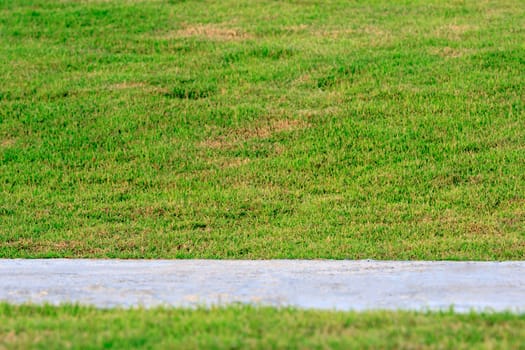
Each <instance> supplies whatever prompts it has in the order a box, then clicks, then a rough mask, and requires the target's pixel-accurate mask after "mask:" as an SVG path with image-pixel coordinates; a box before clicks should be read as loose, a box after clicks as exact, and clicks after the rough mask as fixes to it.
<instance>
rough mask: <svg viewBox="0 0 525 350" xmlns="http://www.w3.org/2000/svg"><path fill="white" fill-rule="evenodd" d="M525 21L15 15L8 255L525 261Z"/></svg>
mask: <svg viewBox="0 0 525 350" xmlns="http://www.w3.org/2000/svg"><path fill="white" fill-rule="evenodd" d="M524 28H525V6H523V2H522V1H519V0H515V1H514V0H498V1H491V2H481V1H474V0H472V1H470V0H468V1H437V0H435V1H434V0H428V1H401V0H396V1H386V0H385V1H375V0H374V1H347V0H344V1H343V0H325V1H309V0H302V1H301V0H295V1H292V0H290V1H273V0H272V1H270V0H267V1H263V0H251V1H243V2H239V1H233V0H224V1H182V0H180V1H177V0H171V1H117V0H115V1H66V0H60V1H58V0H52V1H50V0H34V1H29V0H4V1H2V2H1V4H0V62H1V63H0V77H1V84H0V257H5V258H18V257H24V258H29V257H108V258H233V259H263V258H331V259H332V258H333V259H361V258H374V259H452V260H469V259H473V260H513V259H523V257H524V256H525V109H524V105H525V96H524V86H525V74H524V72H525V45H524V43H525V30H524Z"/></svg>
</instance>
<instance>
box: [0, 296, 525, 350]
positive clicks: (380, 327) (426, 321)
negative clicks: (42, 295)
mask: <svg viewBox="0 0 525 350" xmlns="http://www.w3.org/2000/svg"><path fill="white" fill-rule="evenodd" d="M524 344H525V315H521V316H520V315H513V314H505V313H503V314H491V313H488V314H456V313H453V312H440V313H414V312H386V311H373V312H365V313H355V312H330V311H313V310H310V311H305V310H297V309H275V308H263V307H249V306H230V307H228V308H212V309H195V310H190V309H153V310H144V309H132V310H111V311H110V310H100V309H95V308H90V307H80V306H71V305H70V306H61V307H51V306H13V305H7V304H0V348H4V347H5V348H10V349H27V348H34V349H46V350H48V349H66V348H74V349H102V348H104V349H108V348H113V349H131V348H141V349H151V348H156V349H203V348H206V349H272V348H281V349H367V348H376V349H378V348H380V349H474V348H475V349H523V348H524Z"/></svg>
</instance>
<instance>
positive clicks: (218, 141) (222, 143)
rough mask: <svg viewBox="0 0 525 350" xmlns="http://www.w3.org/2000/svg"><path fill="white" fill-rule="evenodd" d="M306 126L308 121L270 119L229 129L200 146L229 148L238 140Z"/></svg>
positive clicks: (268, 136) (259, 137)
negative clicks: (226, 132) (244, 126)
mask: <svg viewBox="0 0 525 350" xmlns="http://www.w3.org/2000/svg"><path fill="white" fill-rule="evenodd" d="M308 127H310V124H309V123H307V122H305V121H303V120H299V119H279V120H272V121H269V122H268V123H267V124H265V125H258V126H255V127H251V128H250V127H248V128H239V129H234V130H231V131H230V132H229V133H228V134H226V135H220V136H218V137H216V138H212V139H208V140H205V141H203V142H202V143H201V146H202V147H205V148H213V149H230V148H233V147H235V146H236V145H237V144H239V143H240V142H245V141H249V140H253V139H266V138H270V137H271V136H272V135H274V134H276V133H280V132H291V131H296V130H301V129H305V128H308Z"/></svg>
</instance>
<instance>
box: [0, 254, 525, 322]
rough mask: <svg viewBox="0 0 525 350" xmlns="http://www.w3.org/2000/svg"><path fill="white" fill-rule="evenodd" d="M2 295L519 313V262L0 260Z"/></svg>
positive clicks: (38, 299)
mask: <svg viewBox="0 0 525 350" xmlns="http://www.w3.org/2000/svg"><path fill="white" fill-rule="evenodd" d="M0 300H4V301H8V302H12V303H25V302H32V303H44V302H47V303H53V304H58V303H64V302H73V303H81V304H91V305H96V306H99V307H115V306H122V307H130V306H136V305H142V306H146V307H151V306H156V305H174V306H195V305H203V304H204V305H210V304H226V303H231V302H243V303H259V304H265V305H276V306H285V305H292V306H296V307H303V308H320V309H340V310H350V309H353V310H365V309H409V310H427V309H432V310H435V309H447V308H449V307H450V306H451V305H453V306H454V308H455V310H456V311H461V312H462V311H469V310H471V309H474V310H477V311H483V310H494V311H502V310H510V311H513V312H520V313H523V312H525V261H522V262H501V263H498V262H407V261H405V262H403V261H368V260H366V261H365V260H361V261H332V260H313V261H312V260H266V261H264V260H255V261H246V260H244V261H239V260H67V259H53V260H17V259H15V260H1V259H0Z"/></svg>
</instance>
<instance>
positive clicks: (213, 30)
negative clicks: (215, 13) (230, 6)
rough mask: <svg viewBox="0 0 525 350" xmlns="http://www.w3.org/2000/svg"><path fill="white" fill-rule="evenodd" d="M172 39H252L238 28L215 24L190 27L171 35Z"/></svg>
mask: <svg viewBox="0 0 525 350" xmlns="http://www.w3.org/2000/svg"><path fill="white" fill-rule="evenodd" d="M169 36H171V37H195V36H197V37H203V38H208V39H213V40H243V39H248V38H250V37H251V35H249V34H248V33H246V32H243V31H241V30H239V29H236V28H223V27H220V26H217V25H213V24H200V25H189V26H187V27H185V28H183V29H180V30H178V31H176V32H175V33H171V34H169Z"/></svg>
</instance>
